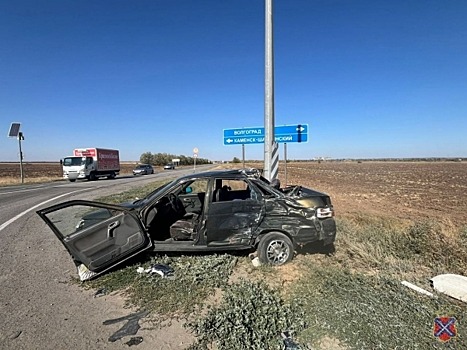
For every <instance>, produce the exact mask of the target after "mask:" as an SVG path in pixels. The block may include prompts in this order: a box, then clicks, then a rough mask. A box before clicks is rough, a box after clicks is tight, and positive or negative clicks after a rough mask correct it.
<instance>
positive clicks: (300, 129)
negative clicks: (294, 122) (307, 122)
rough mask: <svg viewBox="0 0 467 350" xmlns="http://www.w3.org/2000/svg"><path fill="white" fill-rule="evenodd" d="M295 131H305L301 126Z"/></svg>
mask: <svg viewBox="0 0 467 350" xmlns="http://www.w3.org/2000/svg"><path fill="white" fill-rule="evenodd" d="M297 131H300V132H302V131H305V128H304V127H303V126H300V127H297Z"/></svg>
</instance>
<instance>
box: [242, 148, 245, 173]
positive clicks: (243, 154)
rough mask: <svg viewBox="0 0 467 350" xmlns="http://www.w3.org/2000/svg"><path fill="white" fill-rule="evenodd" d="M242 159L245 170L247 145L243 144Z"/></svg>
mask: <svg viewBox="0 0 467 350" xmlns="http://www.w3.org/2000/svg"><path fill="white" fill-rule="evenodd" d="M242 159H243V169H245V144H244V143H242Z"/></svg>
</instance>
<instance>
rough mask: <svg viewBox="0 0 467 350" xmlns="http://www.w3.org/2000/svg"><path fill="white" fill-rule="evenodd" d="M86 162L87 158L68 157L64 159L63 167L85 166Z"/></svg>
mask: <svg viewBox="0 0 467 350" xmlns="http://www.w3.org/2000/svg"><path fill="white" fill-rule="evenodd" d="M85 162H86V157H67V158H65V159H63V165H65V166H74V165H83V164H84V163H85Z"/></svg>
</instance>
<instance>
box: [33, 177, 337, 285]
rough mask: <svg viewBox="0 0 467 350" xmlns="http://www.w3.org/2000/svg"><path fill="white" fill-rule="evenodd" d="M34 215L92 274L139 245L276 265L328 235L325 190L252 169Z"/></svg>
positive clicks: (332, 227)
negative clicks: (245, 256) (271, 178)
mask: <svg viewBox="0 0 467 350" xmlns="http://www.w3.org/2000/svg"><path fill="white" fill-rule="evenodd" d="M37 213H38V215H39V216H40V217H41V218H42V219H43V220H44V221H45V222H46V223H47V225H48V226H49V227H50V228H51V229H52V231H53V232H54V233H55V235H56V236H57V237H58V238H59V239H60V241H61V242H62V243H63V244H64V245H65V247H66V248H67V250H68V251H69V253H70V254H71V256H72V258H73V260H74V261H75V263H76V265H77V266H81V267H83V266H84V267H85V268H86V269H87V270H89V271H90V272H92V273H91V274H90V275H92V276H95V275H98V274H101V273H103V272H104V271H106V270H108V269H110V268H112V267H113V266H115V265H116V264H118V263H121V262H122V261H124V260H127V259H129V258H130V257H133V256H135V255H136V254H139V253H141V252H143V251H146V250H153V251H155V252H174V251H179V252H190V251H191V252H195V251H211V252H218V251H233V250H241V249H247V250H256V252H257V255H258V258H259V260H260V261H261V262H262V263H265V264H273V265H282V264H284V263H286V262H288V261H290V260H291V259H292V257H293V254H294V251H295V249H296V248H297V247H299V246H303V245H305V244H308V243H311V242H316V241H320V242H321V243H322V244H324V245H329V244H332V243H333V242H334V240H335V236H336V224H335V220H334V210H333V207H332V203H331V199H330V197H329V196H328V195H326V194H324V193H321V192H317V191H314V190H311V189H306V188H302V187H301V186H289V187H287V188H285V189H282V190H280V189H277V188H274V187H273V186H271V184H270V183H269V182H268V180H266V179H265V178H263V177H262V176H261V175H260V172H259V171H257V170H255V169H248V170H246V169H242V170H226V171H211V172H204V173H198V174H192V175H187V176H184V177H181V178H178V179H176V180H174V181H172V182H170V183H168V184H166V185H164V186H162V187H160V188H158V189H156V190H155V191H153V192H152V193H150V194H149V195H148V196H146V197H145V198H143V199H139V200H136V201H134V202H131V203H124V204H121V205H111V204H105V203H99V202H90V201H82V200H74V201H68V202H64V203H61V204H57V205H54V206H51V207H48V208H45V209H42V210H39V211H37Z"/></svg>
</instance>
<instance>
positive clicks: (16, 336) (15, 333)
mask: <svg viewBox="0 0 467 350" xmlns="http://www.w3.org/2000/svg"><path fill="white" fill-rule="evenodd" d="M21 333H23V331H16V332H13V333H11V334H10V339H11V340H13V339H16V338H18V337H19V336H20V335H21Z"/></svg>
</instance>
